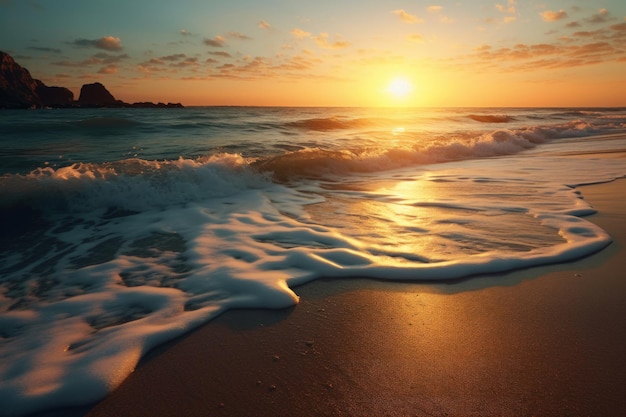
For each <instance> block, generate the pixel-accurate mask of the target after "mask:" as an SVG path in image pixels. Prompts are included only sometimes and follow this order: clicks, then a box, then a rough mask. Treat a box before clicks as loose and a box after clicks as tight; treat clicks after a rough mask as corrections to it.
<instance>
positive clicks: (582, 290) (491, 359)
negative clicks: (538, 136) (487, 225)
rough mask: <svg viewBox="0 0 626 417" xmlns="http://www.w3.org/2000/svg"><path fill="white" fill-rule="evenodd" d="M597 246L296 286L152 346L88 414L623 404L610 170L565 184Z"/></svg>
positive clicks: (471, 412)
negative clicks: (569, 257) (269, 303)
mask: <svg viewBox="0 0 626 417" xmlns="http://www.w3.org/2000/svg"><path fill="white" fill-rule="evenodd" d="M581 191H582V193H583V195H584V197H585V199H586V200H587V201H589V202H590V203H591V204H592V205H593V206H594V208H596V209H597V210H598V211H599V213H598V214H596V215H593V216H592V217H590V218H589V219H590V220H592V221H593V222H595V223H597V224H598V225H600V226H601V227H602V228H604V229H605V230H607V231H609V232H610V234H611V236H612V237H613V239H614V241H613V243H612V244H611V245H610V246H609V247H608V248H606V249H605V250H603V251H601V252H600V253H597V254H595V255H593V256H590V257H588V258H586V259H583V260H580V261H577V262H573V263H569V264H560V265H553V266H547V267H541V268H533V269H529V270H523V271H517V272H513V273H509V274H506V275H497V276H484V277H474V278H471V279H467V280H463V281H461V282H456V283H452V284H441V283H427V284H424V283H396V282H379V281H371V280H362V279H352V280H338V281H326V280H322V281H317V282H313V283H311V284H307V285H304V286H301V287H299V288H297V289H296V292H297V293H298V294H299V295H300V297H301V302H300V304H299V305H298V306H296V307H294V308H292V309H288V310H281V311H271V310H244V311H229V312H227V313H225V314H223V315H222V316H220V317H218V318H217V319H216V320H214V321H212V322H210V323H209V324H207V325H205V326H203V327H201V328H200V329H198V330H197V331H194V332H193V333H191V334H189V335H187V336H185V337H183V338H181V339H179V340H177V341H175V342H173V343H170V344H168V345H167V346H164V347H162V348H160V349H158V350H157V351H156V352H154V353H152V354H151V355H150V356H149V357H148V358H146V360H145V361H143V362H142V363H141V365H140V366H139V367H138V369H137V370H136V371H135V372H134V373H133V374H132V375H130V377H129V378H128V379H127V380H126V381H125V382H124V383H123V384H122V386H121V387H119V389H117V390H116V391H115V392H113V393H112V394H111V395H109V396H108V397H107V398H105V399H104V400H103V401H102V402H100V403H99V404H97V405H95V406H94V407H93V408H92V409H91V410H90V411H89V412H88V413H87V415H88V416H90V417H97V416H112V415H117V416H152V417H154V416H409V415H411V416H461V415H463V416H617V415H626V398H624V396H623V387H624V386H626V303H625V302H624V299H625V297H626V280H625V279H624V278H625V276H624V271H623V267H624V263H623V259H624V254H625V253H626V251H625V248H624V245H625V244H626V199H624V198H623V197H624V196H625V195H626V181H625V180H618V181H615V182H612V183H607V184H599V185H592V186H585V187H581Z"/></svg>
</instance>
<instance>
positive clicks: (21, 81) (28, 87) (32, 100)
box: [0, 51, 42, 109]
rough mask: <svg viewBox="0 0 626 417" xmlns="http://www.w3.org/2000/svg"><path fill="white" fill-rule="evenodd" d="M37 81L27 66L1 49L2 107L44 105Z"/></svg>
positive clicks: (19, 107)
mask: <svg viewBox="0 0 626 417" xmlns="http://www.w3.org/2000/svg"><path fill="white" fill-rule="evenodd" d="M36 88H37V83H36V81H35V80H34V79H33V77H31V76H30V73H29V72H28V70H27V69H26V68H22V67H21V66H20V65H18V64H17V63H16V62H15V61H14V60H13V58H12V57H11V56H10V55H9V54H7V53H5V52H2V51H0V108H16V109H28V108H31V107H39V106H41V105H42V103H41V99H40V98H39V96H38V95H37V93H36V91H35V90H36Z"/></svg>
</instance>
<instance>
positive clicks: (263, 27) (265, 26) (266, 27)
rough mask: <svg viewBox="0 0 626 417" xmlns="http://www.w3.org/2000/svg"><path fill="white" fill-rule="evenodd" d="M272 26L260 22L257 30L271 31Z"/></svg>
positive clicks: (262, 21)
mask: <svg viewBox="0 0 626 417" xmlns="http://www.w3.org/2000/svg"><path fill="white" fill-rule="evenodd" d="M271 28H272V25H270V24H269V23H267V22H266V21H265V20H261V21H260V22H259V29H264V30H268V29H271Z"/></svg>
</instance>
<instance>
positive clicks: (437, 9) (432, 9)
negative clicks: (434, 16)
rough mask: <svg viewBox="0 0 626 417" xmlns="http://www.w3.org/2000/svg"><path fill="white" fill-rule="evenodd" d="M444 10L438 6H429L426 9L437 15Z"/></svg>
mask: <svg viewBox="0 0 626 417" xmlns="http://www.w3.org/2000/svg"><path fill="white" fill-rule="evenodd" d="M442 9H443V7H442V6H436V5H435V6H428V7H427V8H426V10H428V11H429V12H430V13H437V12H440V11H441V10H442Z"/></svg>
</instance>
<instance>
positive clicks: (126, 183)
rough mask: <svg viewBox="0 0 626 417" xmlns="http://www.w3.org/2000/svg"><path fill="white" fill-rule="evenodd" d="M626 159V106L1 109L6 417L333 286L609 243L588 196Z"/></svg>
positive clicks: (0, 400)
mask: <svg viewBox="0 0 626 417" xmlns="http://www.w3.org/2000/svg"><path fill="white" fill-rule="evenodd" d="M625 153H626V109H624V108H621V109H618V108H607V109H597V108H589V109H581V108H575V109H572V108H519V109H518V108H443V109H411V108H407V109H404V108H394V109H391V108H389V109H365V108H265V107H261V108H256V107H190V108H184V109H57V110H55V109H48V110H30V111H11V110H3V111H0V227H1V228H0V381H1V383H0V404H2V409H1V410H0V414H2V415H6V416H20V415H25V414H28V413H33V412H38V411H42V410H50V409H54V408H57V407H71V406H79V405H85V404H90V403H93V402H95V401H97V400H99V399H101V398H103V397H104V396H105V395H106V394H107V393H108V392H110V391H111V390H112V389H114V388H115V387H116V386H118V385H119V384H120V383H121V382H122V381H123V380H124V379H125V378H126V377H127V376H128V375H129V374H130V373H131V372H132V371H133V369H134V368H135V366H136V365H137V363H138V361H139V360H140V358H141V357H142V356H144V355H145V354H146V353H147V352H148V351H149V350H150V349H152V348H154V347H155V346H158V345H159V344H162V343H164V342H166V341H168V340H171V339H173V338H176V337H178V336H180V335H182V334H184V333H186V332H189V331H190V330H191V329H193V328H195V327H197V326H199V325H201V324H203V323H206V322H208V321H210V320H211V319H212V318H214V317H216V316H217V315H219V314H220V313H222V312H224V311H226V310H228V309H233V308H252V307H255V308H256V307H261V308H284V307H288V306H292V305H294V304H296V303H297V302H298V295H297V286H298V285H301V284H304V283H306V282H309V281H312V280H315V279H318V278H329V279H332V278H342V279H350V278H351V277H368V278H373V279H382V280H387V279H388V280H409V281H416V282H417V281H426V282H430V281H432V282H441V281H447V282H454V281H455V280H460V279H472V276H475V275H481V274H498V273H504V272H507V271H511V270H515V269H521V268H529V267H533V266H538V265H545V264H554V263H562V262H567V261H570V260H574V259H579V258H581V257H584V256H587V255H590V254H592V253H595V252H597V251H599V250H601V249H603V248H604V247H606V246H607V245H608V244H609V243H610V242H611V238H610V232H611V231H610V230H608V231H605V230H602V229H600V228H599V227H597V226H595V225H594V224H592V223H591V222H589V221H588V220H586V218H585V216H587V215H590V214H593V213H594V212H595V211H594V209H593V207H592V206H591V205H590V204H589V203H587V202H586V201H585V199H584V194H583V193H581V190H580V189H579V188H576V187H577V186H578V185H582V184H590V183H598V182H605V181H611V180H613V179H616V178H621V177H624V176H626V158H624V155H625ZM251 343H252V342H251ZM208 377H210V376H208Z"/></svg>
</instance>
